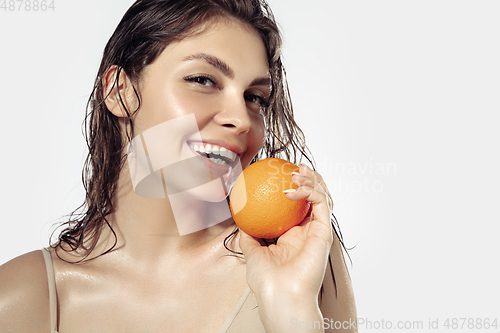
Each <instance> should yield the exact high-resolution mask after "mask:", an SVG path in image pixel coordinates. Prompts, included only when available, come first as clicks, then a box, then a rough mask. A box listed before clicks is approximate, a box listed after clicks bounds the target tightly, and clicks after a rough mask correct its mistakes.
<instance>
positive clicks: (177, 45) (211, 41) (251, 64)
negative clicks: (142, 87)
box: [151, 19, 268, 76]
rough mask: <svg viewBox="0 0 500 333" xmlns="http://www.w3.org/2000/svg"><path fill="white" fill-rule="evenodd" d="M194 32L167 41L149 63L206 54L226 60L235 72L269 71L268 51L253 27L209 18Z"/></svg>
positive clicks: (256, 74) (235, 21) (178, 59)
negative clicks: (157, 55)
mask: <svg viewBox="0 0 500 333" xmlns="http://www.w3.org/2000/svg"><path fill="white" fill-rule="evenodd" d="M194 31H195V32H194V33H193V34H191V35H188V36H187V37H184V38H183V39H181V40H178V41H174V42H172V43H170V44H169V45H168V46H167V47H166V48H165V49H164V50H163V52H162V53H161V54H160V56H159V57H158V58H157V59H156V60H155V61H154V62H153V63H152V64H151V65H154V64H155V63H157V62H158V63H160V64H161V63H164V64H167V63H169V64H171V65H173V64H174V63H176V62H177V63H178V62H182V61H184V60H185V59H186V58H188V57H189V56H191V55H194V54H199V53H206V54H210V55H213V56H215V57H217V58H220V59H221V60H223V61H224V62H227V63H228V64H229V65H230V66H231V68H233V69H234V70H235V72H236V74H237V75H238V72H247V73H248V72H253V73H254V75H255V76H263V75H267V74H268V60H267V52H266V48H265V46H264V42H263V41H262V38H261V37H260V35H259V34H258V33H257V31H255V29H253V28H252V27H250V26H248V25H246V24H243V23H241V22H239V21H237V20H234V19H218V20H212V21H210V22H208V23H206V24H203V25H201V26H200V27H198V28H196V29H194Z"/></svg>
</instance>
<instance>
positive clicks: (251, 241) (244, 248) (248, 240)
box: [238, 229, 261, 258]
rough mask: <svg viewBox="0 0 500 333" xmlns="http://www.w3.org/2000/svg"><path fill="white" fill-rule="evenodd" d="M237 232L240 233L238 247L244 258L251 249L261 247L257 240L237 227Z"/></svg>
mask: <svg viewBox="0 0 500 333" xmlns="http://www.w3.org/2000/svg"><path fill="white" fill-rule="evenodd" d="M238 233H239V234H240V249H241V252H243V255H244V256H245V258H246V257H247V256H248V255H250V253H251V252H252V251H254V250H255V249H258V248H260V247H261V245H260V243H259V241H258V240H256V239H255V238H253V237H252V236H250V235H249V234H247V233H246V232H244V231H243V230H241V229H239V230H238Z"/></svg>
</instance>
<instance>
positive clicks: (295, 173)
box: [292, 171, 304, 177]
mask: <svg viewBox="0 0 500 333" xmlns="http://www.w3.org/2000/svg"><path fill="white" fill-rule="evenodd" d="M293 175H297V176H301V177H304V176H303V175H302V174H300V173H298V172H295V171H294V172H292V176H293Z"/></svg>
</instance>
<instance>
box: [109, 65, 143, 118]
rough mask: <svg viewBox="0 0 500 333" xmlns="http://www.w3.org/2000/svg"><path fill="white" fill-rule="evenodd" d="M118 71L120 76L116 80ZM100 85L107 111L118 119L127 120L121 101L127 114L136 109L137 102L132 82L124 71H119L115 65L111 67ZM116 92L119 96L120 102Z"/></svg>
mask: <svg viewBox="0 0 500 333" xmlns="http://www.w3.org/2000/svg"><path fill="white" fill-rule="evenodd" d="M118 71H119V72H120V74H119V76H118V79H117V77H116V75H117V73H118ZM102 85H103V92H104V96H103V98H104V102H105V103H106V106H107V107H108V110H109V111H111V113H112V114H114V115H115V116H117V117H119V118H128V115H127V112H126V111H125V110H124V109H123V105H122V101H123V104H125V106H126V108H127V110H128V112H129V113H130V112H132V111H134V110H135V109H136V108H137V105H138V103H137V102H138V101H137V96H136V95H135V92H134V88H133V86H132V82H131V81H130V79H129V78H128V76H127V74H126V73H125V71H124V70H123V69H122V70H120V68H119V67H118V66H116V65H113V66H111V67H110V68H109V69H108V70H107V71H106V74H105V75H104V77H103V78H102ZM118 92H119V93H120V95H121V100H120V95H118Z"/></svg>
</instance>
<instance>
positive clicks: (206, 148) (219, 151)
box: [190, 144, 238, 163]
mask: <svg viewBox="0 0 500 333" xmlns="http://www.w3.org/2000/svg"><path fill="white" fill-rule="evenodd" d="M190 147H191V149H193V150H194V151H196V152H198V153H200V154H212V155H219V156H222V157H225V158H226V159H228V160H229V162H230V163H232V162H234V160H235V159H236V156H238V155H237V154H236V153H235V152H233V151H231V150H229V149H227V148H225V147H221V146H217V145H212V144H206V145H202V144H200V145H196V144H195V145H190Z"/></svg>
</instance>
